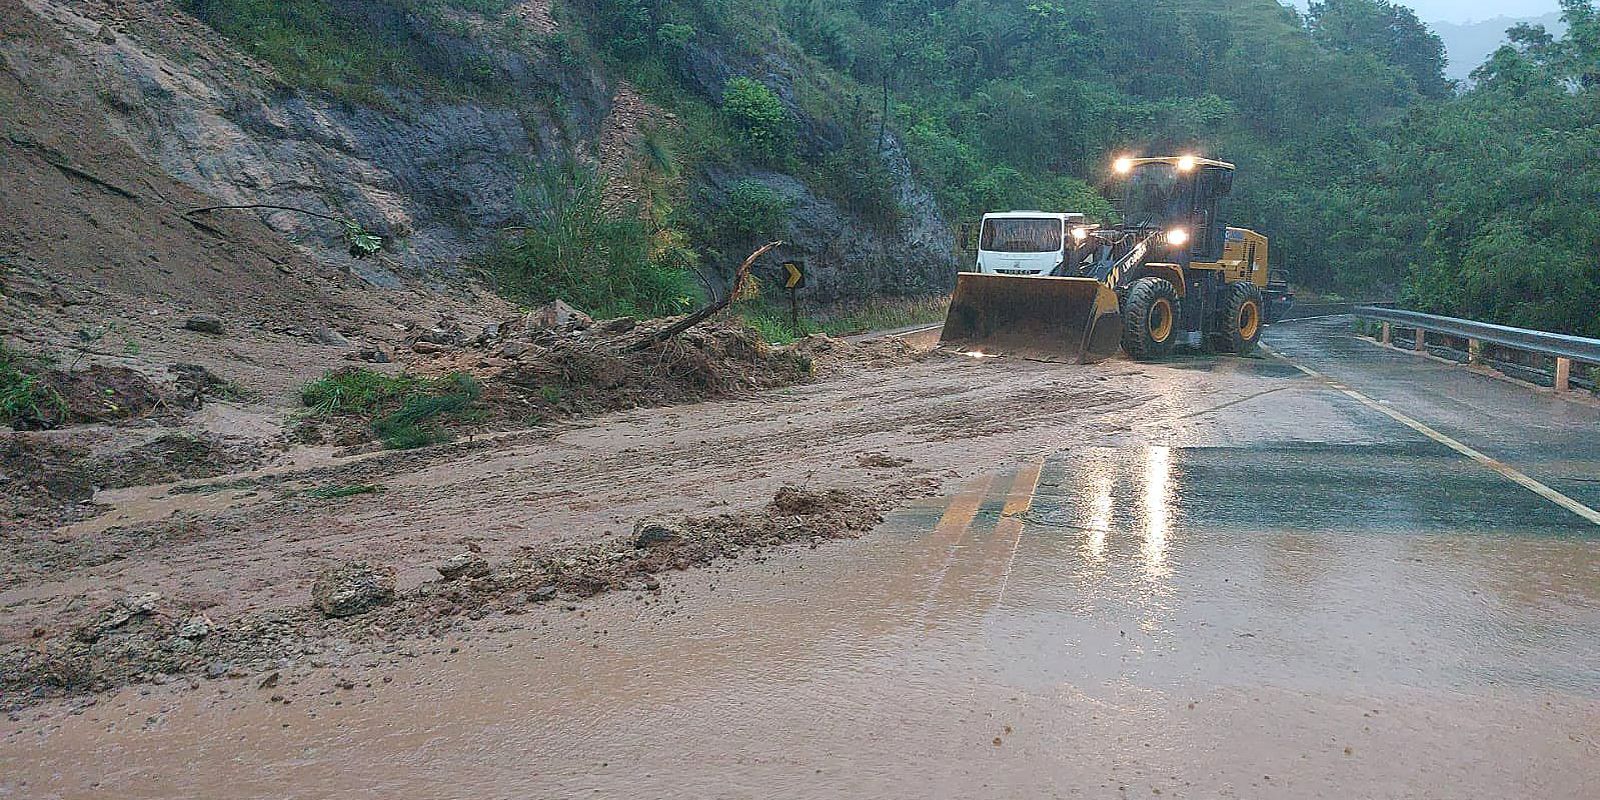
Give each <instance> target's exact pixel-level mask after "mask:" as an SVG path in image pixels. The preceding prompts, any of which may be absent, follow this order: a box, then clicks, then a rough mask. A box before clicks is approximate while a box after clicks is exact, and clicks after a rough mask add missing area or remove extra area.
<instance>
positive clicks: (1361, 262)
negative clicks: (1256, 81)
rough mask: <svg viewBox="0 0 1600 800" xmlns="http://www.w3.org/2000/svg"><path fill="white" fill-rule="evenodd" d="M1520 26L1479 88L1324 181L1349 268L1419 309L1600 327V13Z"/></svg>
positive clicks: (1483, 70) (1421, 114) (1439, 106)
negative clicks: (1384, 277)
mask: <svg viewBox="0 0 1600 800" xmlns="http://www.w3.org/2000/svg"><path fill="white" fill-rule="evenodd" d="M1563 7H1564V9H1565V11H1566V20H1567V22H1568V25H1569V26H1570V27H1569V30H1568V32H1567V34H1566V36H1565V37H1563V38H1561V39H1559V40H1558V39H1555V38H1553V37H1552V36H1550V35H1549V34H1548V33H1547V32H1545V31H1543V30H1542V29H1538V28H1526V27H1524V28H1519V29H1516V30H1513V31H1512V34H1511V40H1512V44H1511V45H1509V46H1507V47H1505V48H1502V49H1501V50H1500V51H1499V52H1497V53H1495V54H1494V56H1492V57H1491V58H1490V60H1489V61H1488V62H1487V63H1485V64H1484V65H1483V66H1481V67H1479V68H1478V70H1477V71H1476V72H1474V73H1473V77H1474V78H1475V80H1476V81H1477V83H1476V86H1474V87H1473V88H1472V89H1470V90H1468V91H1466V92H1464V93H1462V94H1460V95H1459V96H1456V97H1453V98H1450V99H1448V100H1445V101H1443V102H1440V103H1433V104H1428V105H1425V106H1422V107H1419V108H1417V109H1416V110H1415V111H1413V112H1412V113H1411V114H1409V115H1407V116H1406V117H1405V118H1404V119H1403V120H1400V121H1398V122H1396V123H1394V124H1391V125H1389V126H1387V127H1385V128H1384V129H1383V130H1381V131H1379V132H1378V134H1377V137H1378V139H1379V141H1381V142H1383V144H1381V145H1377V144H1374V145H1371V146H1369V148H1368V149H1367V150H1366V152H1364V153H1363V154H1362V155H1363V158H1362V160H1361V163H1360V165H1359V166H1360V168H1359V169H1358V170H1356V171H1355V172H1354V174H1353V175H1352V176H1351V178H1350V179H1348V180H1345V181H1341V182H1340V183H1339V184H1338V185H1336V186H1335V187H1333V189H1332V190H1331V192H1330V195H1331V197H1330V199H1331V201H1332V202H1331V204H1330V205H1329V207H1328V209H1327V216H1329V217H1330V218H1336V219H1339V220H1340V221H1341V222H1342V223H1343V224H1344V226H1345V230H1344V231H1342V232H1340V233H1338V234H1335V235H1334V236H1332V237H1330V242H1331V243H1332V244H1333V245H1334V247H1335V252H1336V253H1337V254H1338V255H1340V256H1341V257H1342V259H1343V260H1344V266H1343V272H1344V273H1345V274H1344V277H1346V278H1347V279H1348V278H1350V277H1358V276H1364V275H1375V274H1389V275H1404V276H1405V278H1406V280H1405V286H1404V293H1403V296H1402V300H1403V301H1404V302H1405V303H1406V304H1407V305H1408V306H1409V307H1412V308H1416V309H1418V310H1421V311H1430V312H1434V313H1441V314H1450V315H1455V316H1465V317H1470V318H1473V319H1481V320H1485V321H1491V322H1499V323H1502V324H1507V325H1517V326H1522V327H1530V328H1538V329H1543V330H1552V331H1560V332H1566V333H1573V334H1579V335H1586V336H1600V313H1596V309H1597V308H1600V259H1597V258H1596V254H1595V253H1596V251H1595V248H1596V242H1600V205H1597V204H1596V202H1595V198H1596V197H1600V159H1597V158H1596V153H1600V15H1597V14H1596V12H1595V9H1594V6H1593V4H1592V3H1591V2H1587V1H1586V0H1565V2H1564V3H1563Z"/></svg>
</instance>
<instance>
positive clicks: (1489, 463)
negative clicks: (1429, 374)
mask: <svg viewBox="0 0 1600 800" xmlns="http://www.w3.org/2000/svg"><path fill="white" fill-rule="evenodd" d="M1262 349H1263V350H1266V351H1267V352H1268V353H1271V354H1272V355H1273V356H1275V357H1277V358H1281V359H1283V360H1284V361H1287V362H1288V363H1289V364H1290V365H1292V366H1293V367H1294V368H1295V369H1298V370H1300V371H1301V372H1304V373H1305V374H1307V375H1310V376H1311V377H1313V378H1316V379H1318V380H1321V381H1325V382H1326V383H1327V384H1328V386H1329V387H1330V388H1332V389H1333V390H1334V391H1337V392H1339V393H1341V394H1344V395H1346V396H1348V397H1350V398H1352V399H1354V400H1355V401H1356V402H1359V403H1361V404H1362V405H1364V406H1366V407H1368V408H1370V409H1372V410H1374V411H1377V412H1379V413H1382V414H1383V415H1385V416H1387V417H1389V418H1390V419H1393V420H1395V421H1396V422H1399V423H1400V424H1402V425H1405V426H1406V427H1408V428H1411V429H1412V430H1414V431H1416V432H1418V433H1420V434H1422V435H1423V436H1426V437H1428V438H1429V439H1432V440H1434V441H1436V442H1438V443H1439V444H1442V445H1444V446H1446V447H1448V448H1450V449H1451V450H1454V451H1456V452H1457V453H1460V454H1461V455H1464V456H1466V457H1467V458H1470V459H1472V460H1473V461H1476V462H1478V463H1479V464H1482V465H1483V466H1485V467H1488V468H1489V469H1492V470H1494V471H1495V472H1498V473H1500V474H1501V475H1503V476H1505V477H1506V478H1507V479H1509V480H1510V481H1512V482H1513V483H1515V484H1517V485H1518V486H1521V487H1523V488H1525V489H1527V490H1528V491H1530V492H1533V493H1534V494H1536V495H1539V496H1540V497H1543V498H1544V499H1546V500H1549V501H1550V502H1552V503H1555V504H1556V505H1558V506H1561V507H1562V508H1564V509H1566V510H1568V511H1571V512H1572V513H1574V514H1577V515H1578V516H1580V517H1582V518H1584V519H1586V520H1588V521H1589V522H1592V523H1594V524H1595V525H1600V511H1596V510H1594V509H1592V508H1590V507H1588V506H1586V505H1584V504H1582V503H1580V502H1578V501H1577V500H1574V499H1572V498H1570V497H1568V496H1566V495H1564V494H1562V493H1561V492H1558V491H1556V490H1555V489H1552V488H1550V487H1549V486H1546V485H1545V484H1543V483H1540V482H1539V481H1538V480H1535V479H1534V478H1531V477H1529V476H1528V475H1526V474H1524V473H1523V472H1521V471H1520V470H1518V469H1516V468H1515V467H1513V466H1511V465H1510V464H1506V463H1505V462H1502V461H1499V460H1497V459H1494V458H1491V457H1489V456H1487V455H1485V454H1483V453H1481V452H1479V451H1478V450H1476V449H1473V448H1472V447H1469V446H1467V445H1466V444H1463V443H1462V442H1459V441H1457V440H1455V439H1453V438H1451V437H1450V436H1447V435H1445V434H1443V433H1440V432H1439V431H1437V430H1434V429H1433V428H1432V427H1431V426H1429V425H1428V424H1427V423H1425V422H1422V421H1421V420H1417V419H1413V418H1412V417H1410V416H1408V415H1406V414H1403V413H1401V412H1399V411H1396V410H1395V409H1393V408H1390V407H1388V406H1386V405H1384V404H1382V403H1379V402H1378V401H1376V400H1373V399H1372V398H1370V397H1367V396H1366V395H1364V394H1362V393H1360V392H1358V391H1356V390H1354V389H1352V388H1350V387H1348V386H1345V385H1344V384H1342V383H1339V382H1337V381H1335V380H1333V379H1331V378H1329V377H1328V376H1326V375H1324V374H1322V373H1320V372H1318V371H1316V370H1314V369H1312V368H1310V367H1306V366H1302V365H1300V364H1298V363H1296V362H1295V361H1294V360H1292V359H1290V358H1287V357H1285V356H1284V355H1283V354H1282V353H1279V352H1277V351H1275V350H1273V349H1272V348H1270V347H1266V346H1265V345H1263V346H1262Z"/></svg>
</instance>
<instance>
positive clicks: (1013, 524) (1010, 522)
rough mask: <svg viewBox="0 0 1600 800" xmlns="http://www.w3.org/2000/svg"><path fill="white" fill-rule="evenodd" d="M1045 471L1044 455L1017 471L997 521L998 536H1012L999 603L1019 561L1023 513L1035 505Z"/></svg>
mask: <svg viewBox="0 0 1600 800" xmlns="http://www.w3.org/2000/svg"><path fill="white" fill-rule="evenodd" d="M1042 472H1044V457H1043V456H1040V457H1039V458H1037V459H1035V460H1034V461H1033V462H1032V463H1030V464H1029V465H1028V466H1026V467H1024V468H1023V469H1022V471H1020V472H1018V473H1017V478H1016V480H1015V481H1013V482H1012V484H1011V493H1010V494H1009V495H1007V496H1006V505H1005V508H1003V509H1001V511H1000V521H999V522H997V523H995V526H994V533H995V535H996V536H1010V537H1012V540H1011V556H1010V557H1009V558H1007V559H1006V571H1005V574H1004V575H1003V576H1001V578H1000V596H999V597H998V598H997V599H996V600H995V603H996V604H997V605H998V604H999V603H1002V602H1004V601H1005V599H1006V587H1007V586H1010V585H1011V567H1012V565H1013V564H1015V563H1016V561H1017V548H1018V547H1020V546H1021V545H1022V515H1023V514H1026V513H1027V512H1028V509H1029V508H1031V507H1032V506H1033V496H1034V493H1035V492H1036V491H1038V488H1039V475H1040V473H1042Z"/></svg>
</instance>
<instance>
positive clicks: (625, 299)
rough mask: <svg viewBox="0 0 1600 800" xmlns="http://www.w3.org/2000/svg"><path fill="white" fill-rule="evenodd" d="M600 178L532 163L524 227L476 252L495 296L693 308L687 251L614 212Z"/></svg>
mask: <svg viewBox="0 0 1600 800" xmlns="http://www.w3.org/2000/svg"><path fill="white" fill-rule="evenodd" d="M604 192H605V181H604V180H603V179H602V178H601V177H600V175H599V173H598V172H597V171H596V170H595V169H594V168H593V167H592V166H589V165H587V164H582V163H579V162H577V161H575V160H570V159H568V160H562V161H552V162H545V163H542V164H539V165H536V166H535V167H534V168H533V169H532V170H531V172H530V174H529V176H528V180H527V181H526V183H525V184H524V185H523V186H522V188H521V190H520V191H519V192H518V200H519V202H520V203H521V205H522V208H523V210H524V213H525V214H526V216H527V224H526V225H525V226H522V227H520V228H517V229H515V230H512V231H509V232H508V235H506V236H505V237H504V238H503V239H502V240H501V241H500V242H499V244H498V245H496V246H495V247H493V248H491V249H490V250H489V251H488V252H487V253H485V254H484V255H483V256H482V257H481V265H482V267H483V268H484V271H485V272H486V273H487V274H488V275H489V276H490V278H491V279H492V280H493V281H494V285H495V288H496V289H497V290H498V291H499V292H500V294H501V295H503V296H505V297H507V298H509V299H511V300H513V301H516V302H519V303H522V304H525V305H538V304H542V303H547V302H550V301H552V300H565V301H566V302H568V303H571V304H573V305H575V306H577V307H579V308H581V309H583V310H584V311H587V312H589V313H591V314H595V315H598V316H621V315H625V314H634V315H642V316H663V315H668V314H677V313H681V312H683V311H686V310H688V309H689V308H690V307H691V306H693V305H694V301H695V296H696V294H697V289H696V286H695V284H694V282H693V280H692V279H691V278H690V274H689V271H688V269H686V268H685V267H686V266H687V265H689V264H692V263H693V260H694V259H693V254H692V252H688V251H687V250H686V248H684V247H683V245H682V244H681V240H680V239H678V238H676V237H673V236H671V235H670V234H671V231H669V230H664V229H652V225H651V223H649V222H646V221H645V220H644V219H641V218H640V216H639V215H638V214H634V213H629V211H628V210H626V209H625V210H622V211H612V210H608V209H607V208H606V204H605V200H604Z"/></svg>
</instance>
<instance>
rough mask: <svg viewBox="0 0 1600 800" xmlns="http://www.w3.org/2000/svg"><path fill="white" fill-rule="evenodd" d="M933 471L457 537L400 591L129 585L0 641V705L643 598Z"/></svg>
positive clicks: (347, 575) (844, 534)
mask: <svg viewBox="0 0 1600 800" xmlns="http://www.w3.org/2000/svg"><path fill="white" fill-rule="evenodd" d="M936 483H937V482H936V481H932V480H928V479H923V480H909V481H904V482H902V483H900V484H899V485H897V486H895V487H894V488H893V489H891V490H889V491H880V492H870V493H868V492H860V491H850V490H847V489H841V488H833V489H806V488H799V487H793V486H785V487H783V488H781V489H780V490H779V491H778V493H777V494H776V495H775V496H774V498H773V499H772V501H771V502H770V503H768V504H767V505H766V506H765V507H763V508H760V509H758V510H754V511H745V512H736V513H724V514H717V515H711V516H696V517H688V518H683V519H667V518H650V519H641V520H640V521H639V523H638V524H637V525H636V526H635V528H634V530H633V532H632V533H631V535H629V536H626V537H616V538H610V539H605V540H601V541H595V542H581V543H564V544H551V545H547V546H544V547H539V548H530V549H527V550H525V551H523V552H522V553H520V554H519V555H517V556H516V557H514V558H511V559H508V560H505V561H498V562H491V561H490V560H489V559H488V558H487V557H485V556H483V555H482V554H481V553H480V552H479V550H477V549H473V550H466V551H463V552H462V553H459V554H457V555H456V556H454V557H451V558H449V559H446V560H444V561H442V562H440V563H438V564H436V565H434V569H435V570H436V571H437V573H438V577H437V578H436V579H435V580H429V581H426V582H424V583H422V584H420V585H417V586H415V587H412V588H409V589H407V590H406V591H403V592H400V591H396V590H395V587H394V570H393V569H392V568H390V567H387V566H383V565H375V564H370V563H367V562H350V563H347V564H344V565H341V566H339V567H335V568H331V569H329V570H327V571H326V572H324V573H323V574H322V575H321V576H319V578H318V580H317V582H316V583H314V584H313V587H312V591H311V593H310V596H309V597H306V598H304V600H305V605H304V606H303V607H300V608H292V609H287V610H283V611H277V612H270V613H262V614H247V615H244V616H241V617H237V618H232V619H226V620H223V621H217V620H213V619H212V618H211V617H209V616H208V615H206V614H205V613H204V612H203V611H198V610H194V609H188V608H185V607H184V604H183V603H182V602H181V601H180V600H177V599H174V598H167V597H164V596H163V595H161V594H160V593H155V592H151V593H146V594H142V595H130V596H128V597H124V598H121V599H119V600H117V601H116V602H114V603H112V604H111V605H109V606H108V607H106V608H103V609H100V610H99V611H98V612H95V613H94V614H93V615H92V616H90V617H88V618H87V619H86V620H85V621H84V622H83V623H82V624H80V625H78V626H76V627H75V628H73V629H72V630H70V631H67V630H63V631H49V630H46V629H43V628H40V629H36V630H35V631H32V632H31V633H30V635H29V636H28V637H27V638H26V639H25V640H23V641H13V642H6V643H5V644H3V645H0V693H3V696H4V698H5V702H4V706H3V708H4V709H5V710H7V711H11V712H14V711H16V710H18V709H20V708H22V707H24V706H26V705H29V704H31V703H33V702H36V701H39V700H42V699H47V698H51V697H60V696H65V695H72V694H78V693H83V692H95V691H103V690H107V689H112V688H116V687H119V686H123V685H127V684H129V683H136V682H154V683H166V682H168V681H170V680H172V679H173V678H176V677H182V676H197V677H198V676H202V675H203V676H205V677H207V678H221V677H241V676H244V675H250V674H255V673H262V674H266V673H273V672H276V671H277V670H280V669H283V668H286V667H288V666H290V665H292V664H294V663H295V662H296V661H297V660H298V659H300V658H302V657H305V656H310V655H315V654H317V653H320V652H321V651H322V649H323V644H322V643H323V642H325V641H328V640H335V641H338V642H340V643H342V644H344V645H347V646H348V645H355V646H361V647H367V648H374V647H379V646H383V645H392V644H395V643H397V642H400V641H403V640H406V639H409V638H412V637H418V636H422V637H434V638H437V637H441V636H444V635H446V634H448V633H450V632H451V631H453V630H455V629H456V628H457V627H458V626H459V625H460V624H461V623H462V622H463V621H464V619H465V620H478V619H482V618H484V617H485V616H487V615H490V614H498V615H518V614H521V613H525V612H526V610H528V608H529V607H530V606H532V605H535V604H542V603H568V602H571V601H575V600H579V599H582V598H587V597H592V596H594V595H597V594H601V593H605V592H611V591H617V590H630V591H634V592H636V593H637V595H636V596H637V597H639V598H640V599H641V600H643V599H644V598H645V597H646V593H648V594H650V595H652V596H653V595H654V593H657V592H659V591H660V589H661V584H660V581H659V580H658V578H657V576H658V575H659V574H661V573H665V572H671V571H681V570H686V569H690V568H693V567H699V566H705V565H708V564H712V563H714V562H717V561H719V560H722V559H735V558H739V557H740V556H742V555H746V554H750V553H757V554H758V553H760V552H762V551H764V550H767V549H770V548H775V547H780V546H785V545H791V544H796V543H799V544H809V545H810V546H812V547H815V546H817V545H819V544H821V543H823V542H824V541H827V540H831V539H839V538H853V537H856V536H860V535H862V534H864V533H866V532H867V531H870V530H871V529H872V528H873V527H874V526H876V525H877V524H878V523H879V522H880V521H881V519H882V517H881V513H882V512H883V511H885V510H888V509H889V508H892V507H894V506H895V505H897V504H898V503H900V502H902V501H904V500H905V499H908V498H911V497H916V496H923V495H926V494H928V493H930V492H931V491H932V490H933V487H934V486H935V485H936ZM574 608H575V607H574ZM265 680H269V681H270V680H273V679H271V678H266V679H265Z"/></svg>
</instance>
